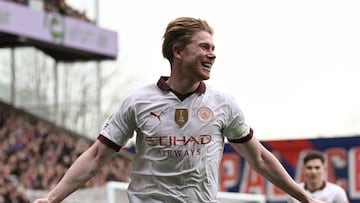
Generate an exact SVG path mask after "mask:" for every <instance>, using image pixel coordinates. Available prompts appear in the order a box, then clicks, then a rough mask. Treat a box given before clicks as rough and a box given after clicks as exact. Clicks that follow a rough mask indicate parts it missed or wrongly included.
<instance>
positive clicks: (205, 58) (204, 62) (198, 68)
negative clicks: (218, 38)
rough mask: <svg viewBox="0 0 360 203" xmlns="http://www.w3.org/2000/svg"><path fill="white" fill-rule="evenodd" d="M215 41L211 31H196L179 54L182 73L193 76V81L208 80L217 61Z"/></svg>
mask: <svg viewBox="0 0 360 203" xmlns="http://www.w3.org/2000/svg"><path fill="white" fill-rule="evenodd" d="M214 49H215V46H214V43H213V39H212V36H211V34H210V33H208V32H206V31H199V32H196V33H195V34H194V35H193V37H192V38H191V42H190V43H189V44H187V45H186V46H185V47H184V48H183V49H182V50H181V51H180V52H179V54H178V55H177V58H178V59H180V60H179V61H180V63H179V64H180V66H181V69H180V71H181V73H182V74H181V75H183V76H185V77H187V78H191V79H192V80H193V81H201V80H207V79H209V78H210V71H211V68H212V65H213V64H214V62H215V58H216V56H215V54H214Z"/></svg>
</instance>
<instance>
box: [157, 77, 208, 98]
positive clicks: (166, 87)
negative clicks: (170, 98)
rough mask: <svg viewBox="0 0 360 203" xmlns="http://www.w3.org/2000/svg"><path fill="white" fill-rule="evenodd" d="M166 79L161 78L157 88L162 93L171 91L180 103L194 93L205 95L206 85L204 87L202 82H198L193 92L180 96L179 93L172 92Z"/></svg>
mask: <svg viewBox="0 0 360 203" xmlns="http://www.w3.org/2000/svg"><path fill="white" fill-rule="evenodd" d="M168 79H169V77H167V76H161V77H160V79H159V80H158V82H157V86H158V87H159V88H160V89H161V90H162V91H172V92H173V93H174V94H175V95H176V96H177V97H178V98H179V99H180V100H181V101H183V100H184V99H186V98H187V97H188V96H190V95H192V94H193V93H195V92H197V93H200V94H204V93H205V90H206V85H205V83H204V82H200V85H199V87H198V88H197V89H196V90H195V91H194V92H189V93H186V94H180V93H178V92H176V91H174V90H172V89H171V87H170V86H169V85H168V84H167V83H166V80H168Z"/></svg>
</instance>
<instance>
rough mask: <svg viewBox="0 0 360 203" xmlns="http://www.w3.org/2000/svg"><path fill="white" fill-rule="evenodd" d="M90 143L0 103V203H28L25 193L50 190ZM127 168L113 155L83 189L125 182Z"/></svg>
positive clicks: (125, 161) (126, 162)
mask: <svg viewBox="0 0 360 203" xmlns="http://www.w3.org/2000/svg"><path fill="white" fill-rule="evenodd" d="M91 143H92V140H89V139H87V138H85V137H81V136H80V135H78V134H76V133H73V132H70V131H68V130H66V129H62V128H60V127H58V126H55V125H54V124H51V123H49V122H47V121H44V120H42V119H40V118H37V117H36V116H34V115H32V114H29V113H27V112H25V111H23V110H21V109H16V108H14V107H12V106H10V105H8V104H6V103H3V102H0V203H2V202H4V203H15V202H16V203H28V202H29V199H28V197H26V193H25V192H24V191H25V190H48V189H49V188H52V187H53V186H54V185H55V183H56V182H57V181H58V180H59V179H60V178H61V177H62V175H63V174H64V173H65V171H66V170H67V168H68V167H69V166H70V164H71V162H73V160H74V159H76V158H77V157H78V156H79V155H80V154H81V153H82V152H83V151H84V150H85V149H86V148H88V147H89V146H90V144H91ZM119 154H120V153H119ZM130 167H131V160H130V159H128V158H127V157H124V156H122V155H117V156H114V157H113V161H110V162H109V163H108V164H107V165H106V166H105V167H104V168H103V169H102V170H101V172H100V173H99V174H98V175H96V176H95V177H94V178H92V179H91V180H90V181H88V182H87V183H86V184H85V186H84V188H92V187H99V186H104V185H105V184H106V182H107V181H120V182H128V179H129V176H128V175H129V171H130ZM1 197H2V198H1Z"/></svg>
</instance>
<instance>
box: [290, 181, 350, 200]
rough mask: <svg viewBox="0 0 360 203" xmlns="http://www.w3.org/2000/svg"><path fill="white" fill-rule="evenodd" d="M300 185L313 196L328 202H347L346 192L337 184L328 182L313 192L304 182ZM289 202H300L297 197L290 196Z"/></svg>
mask: <svg viewBox="0 0 360 203" xmlns="http://www.w3.org/2000/svg"><path fill="white" fill-rule="evenodd" d="M300 186H301V187H302V188H303V189H304V190H305V191H306V192H308V193H309V194H311V196H312V197H314V198H315V199H318V200H322V201H324V202H327V203H347V202H348V198H347V196H346V192H345V190H344V189H342V188H341V187H340V186H338V185H335V184H333V183H330V182H326V183H325V185H324V187H323V188H322V189H320V190H316V191H314V192H311V191H309V190H307V189H306V188H305V184H304V183H300ZM288 203H300V202H299V201H297V200H296V199H294V198H292V197H289V200H288Z"/></svg>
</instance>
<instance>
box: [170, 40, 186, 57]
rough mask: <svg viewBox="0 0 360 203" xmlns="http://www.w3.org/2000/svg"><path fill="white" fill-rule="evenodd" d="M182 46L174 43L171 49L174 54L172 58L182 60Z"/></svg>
mask: <svg viewBox="0 0 360 203" xmlns="http://www.w3.org/2000/svg"><path fill="white" fill-rule="evenodd" d="M182 50H183V48H182V46H180V44H179V43H175V44H174V45H173V47H172V52H173V54H174V58H179V59H181V58H182Z"/></svg>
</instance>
